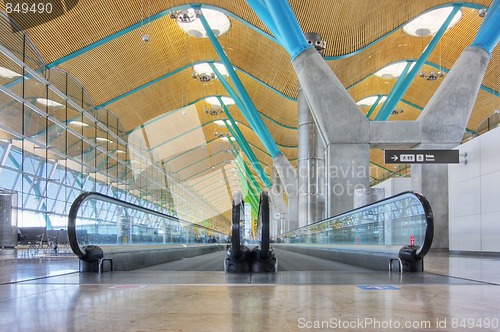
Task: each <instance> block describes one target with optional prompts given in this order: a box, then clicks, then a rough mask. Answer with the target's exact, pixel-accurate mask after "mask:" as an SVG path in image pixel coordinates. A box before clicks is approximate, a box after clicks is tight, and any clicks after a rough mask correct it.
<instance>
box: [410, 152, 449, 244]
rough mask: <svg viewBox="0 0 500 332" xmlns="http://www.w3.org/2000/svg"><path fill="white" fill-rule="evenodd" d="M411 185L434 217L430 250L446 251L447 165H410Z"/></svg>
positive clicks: (447, 233)
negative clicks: (426, 200) (420, 194)
mask: <svg viewBox="0 0 500 332" xmlns="http://www.w3.org/2000/svg"><path fill="white" fill-rule="evenodd" d="M419 149H423V148H422V147H419ZM436 149H437V148H436ZM411 185H412V189H413V190H415V191H417V192H419V193H422V194H423V195H424V196H425V197H427V199H428V200H429V202H430V203H431V207H432V213H433V215H434V240H433V241H432V248H434V249H447V248H448V247H449V230H448V222H449V210H448V165H447V164H414V165H412V166H411Z"/></svg>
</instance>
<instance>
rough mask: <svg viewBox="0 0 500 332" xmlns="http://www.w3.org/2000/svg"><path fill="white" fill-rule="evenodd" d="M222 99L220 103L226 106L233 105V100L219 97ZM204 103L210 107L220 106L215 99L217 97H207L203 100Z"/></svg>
mask: <svg viewBox="0 0 500 332" xmlns="http://www.w3.org/2000/svg"><path fill="white" fill-rule="evenodd" d="M221 99H222V102H223V103H224V104H225V105H226V106H229V105H234V100H233V98H229V97H221ZM205 101H206V102H207V103H209V104H210V105H212V106H219V107H220V106H222V105H221V104H220V103H219V99H217V97H207V98H205Z"/></svg>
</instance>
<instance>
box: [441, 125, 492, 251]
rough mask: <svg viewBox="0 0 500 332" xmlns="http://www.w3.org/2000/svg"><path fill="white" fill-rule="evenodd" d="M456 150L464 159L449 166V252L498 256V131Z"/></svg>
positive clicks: (482, 136)
mask: <svg viewBox="0 0 500 332" xmlns="http://www.w3.org/2000/svg"><path fill="white" fill-rule="evenodd" d="M457 148H458V149H459V150H460V154H461V155H463V154H464V153H467V156H466V157H463V156H462V157H461V158H460V159H461V162H460V164H453V165H449V172H448V186H449V211H450V214H449V215H450V219H449V230H450V233H449V234H450V251H465V252H496V253H498V252H500V245H499V244H498V239H499V238H500V128H496V129H494V130H491V131H489V132H487V133H485V134H483V135H481V136H479V137H477V138H475V139H473V140H471V141H469V142H467V143H464V144H462V145H460V146H459V147H457ZM464 159H466V160H467V163H465V162H464Z"/></svg>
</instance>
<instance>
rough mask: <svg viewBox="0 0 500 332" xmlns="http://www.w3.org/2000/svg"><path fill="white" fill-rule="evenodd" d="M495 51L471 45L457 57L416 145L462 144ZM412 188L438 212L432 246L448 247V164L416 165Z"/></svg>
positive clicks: (423, 117) (433, 100)
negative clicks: (490, 51) (492, 52)
mask: <svg viewBox="0 0 500 332" xmlns="http://www.w3.org/2000/svg"><path fill="white" fill-rule="evenodd" d="M490 60H491V55H490V54H488V52H487V51H485V50H483V49H481V48H479V47H475V46H470V47H468V48H466V49H465V50H464V51H463V52H462V54H461V55H460V57H459V58H458V59H457V61H456V62H455V64H454V65H453V67H452V68H451V70H450V71H449V73H448V75H446V77H445V79H444V81H443V83H441V85H440V86H439V88H438V89H437V91H436V93H434V95H433V96H432V98H431V100H430V101H429V103H428V104H427V106H426V107H425V109H424V110H423V112H422V114H421V115H420V117H419V118H418V120H417V121H418V123H419V125H420V127H421V143H420V144H419V145H417V146H416V147H415V149H417V150H418V149H420V150H423V149H452V148H454V147H456V146H457V145H458V144H460V142H461V140H462V137H463V135H464V132H465V128H466V125H467V122H468V120H469V117H470V114H471V112H472V109H473V107H474V103H475V101H476V97H477V94H478V91H479V88H480V87H481V82H482V80H483V78H484V73H485V72H486V68H487V66H488V63H489V62H490ZM411 176H412V188H413V190H416V191H418V192H421V193H422V194H423V195H425V196H426V197H427V199H428V200H429V202H430V204H431V207H432V211H433V214H434V240H433V243H432V247H433V248H436V249H447V248H448V247H449V232H448V223H449V215H448V165H439V164H437V165H432V164H431V165H412V171H411Z"/></svg>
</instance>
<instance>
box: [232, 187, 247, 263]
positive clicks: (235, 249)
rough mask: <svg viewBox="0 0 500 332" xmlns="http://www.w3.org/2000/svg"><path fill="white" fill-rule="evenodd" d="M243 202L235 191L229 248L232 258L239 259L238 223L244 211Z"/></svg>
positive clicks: (240, 195) (241, 197) (240, 251)
mask: <svg viewBox="0 0 500 332" xmlns="http://www.w3.org/2000/svg"><path fill="white" fill-rule="evenodd" d="M244 206H245V202H244V201H243V195H242V194H241V193H240V192H239V191H237V192H235V193H234V195H233V210H232V224H231V248H232V254H233V256H234V257H237V258H239V257H241V255H242V250H241V243H240V241H241V237H240V221H241V213H242V211H245V209H244Z"/></svg>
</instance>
